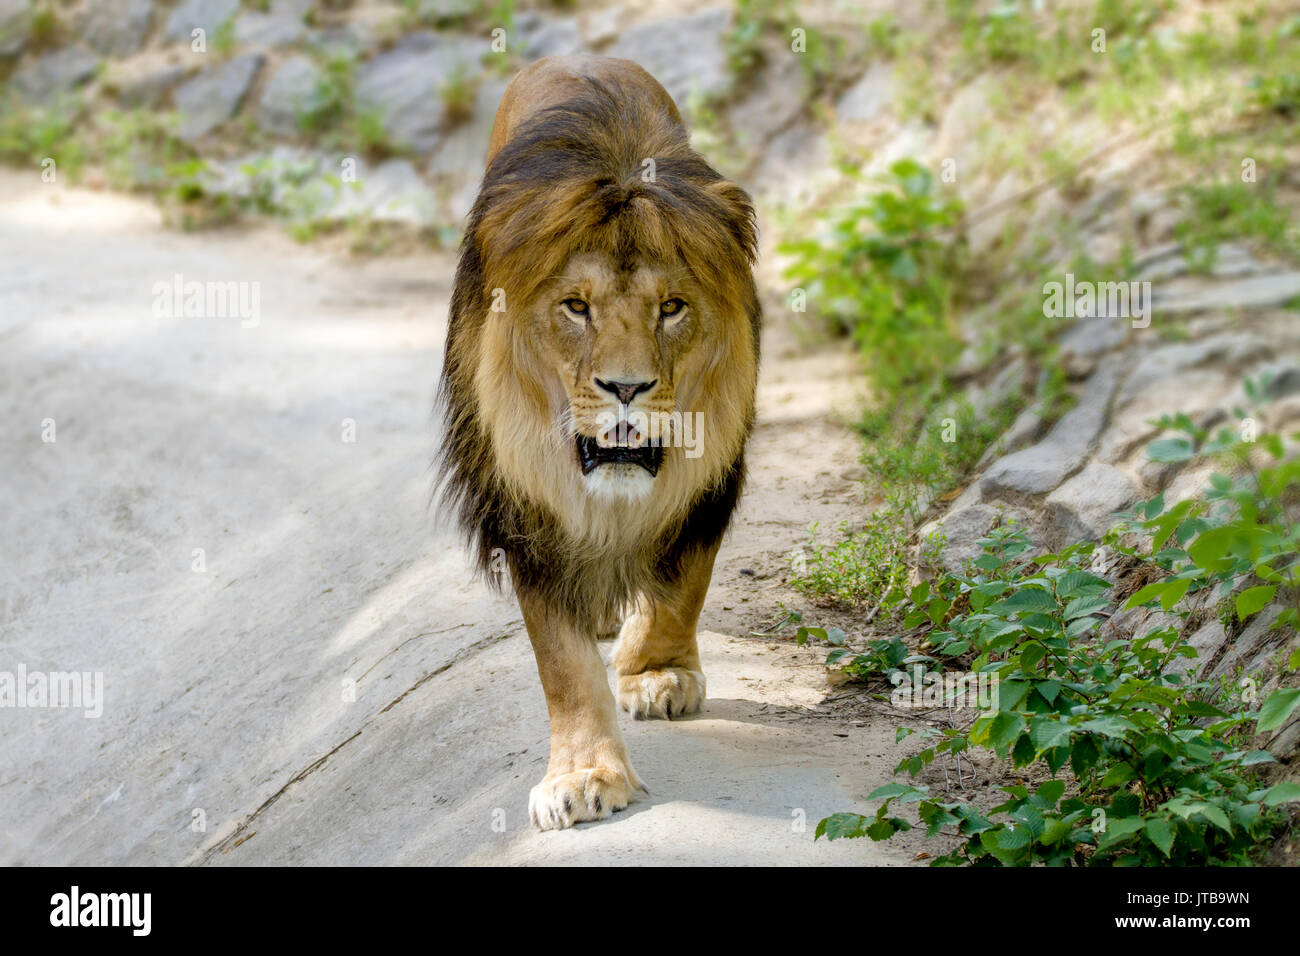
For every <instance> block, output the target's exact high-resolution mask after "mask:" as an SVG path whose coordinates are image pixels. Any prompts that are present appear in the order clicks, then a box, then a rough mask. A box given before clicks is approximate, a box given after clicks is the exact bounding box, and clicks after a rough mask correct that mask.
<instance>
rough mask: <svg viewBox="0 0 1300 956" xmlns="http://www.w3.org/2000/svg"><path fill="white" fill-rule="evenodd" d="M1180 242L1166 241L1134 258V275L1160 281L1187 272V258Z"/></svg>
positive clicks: (1142, 279) (1147, 280) (1145, 279)
mask: <svg viewBox="0 0 1300 956" xmlns="http://www.w3.org/2000/svg"><path fill="white" fill-rule="evenodd" d="M1182 252H1183V246H1182V244H1181V243H1178V242H1165V243H1161V244H1160V245H1158V246H1152V247H1151V248H1150V249H1147V250H1145V251H1143V252H1142V253H1141V254H1140V255H1139V256H1138V257H1137V258H1136V259H1134V260H1133V275H1134V276H1135V277H1136V278H1137V279H1138V280H1139V281H1144V282H1160V281H1162V280H1164V279H1172V278H1174V277H1175V276H1180V275H1185V274H1186V273H1187V260H1186V259H1185V258H1183V255H1182Z"/></svg>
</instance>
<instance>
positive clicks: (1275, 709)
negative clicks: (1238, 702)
mask: <svg viewBox="0 0 1300 956" xmlns="http://www.w3.org/2000/svg"><path fill="white" fill-rule="evenodd" d="M1297 705H1300V687H1290V688H1286V689H1284V690H1276V691H1274V692H1273V693H1272V694H1271V695H1269V698H1268V700H1266V701H1264V706H1263V707H1261V708H1260V709H1259V722H1258V723H1257V724H1256V725H1255V729H1256V731H1258V732H1259V733H1263V732H1264V731H1266V730H1276V729H1277V728H1279V727H1281V726H1282V725H1283V724H1284V723H1286V722H1287V720H1288V719H1289V718H1290V716H1291V714H1292V712H1293V711H1294V710H1295V709H1296V707H1297Z"/></svg>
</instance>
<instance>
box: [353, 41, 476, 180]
mask: <svg viewBox="0 0 1300 956" xmlns="http://www.w3.org/2000/svg"><path fill="white" fill-rule="evenodd" d="M484 48H485V47H483V46H482V44H480V43H479V42H478V41H477V40H475V41H467V40H466V38H464V37H456V36H451V35H447V34H434V33H429V32H424V33H416V34H412V35H411V36H409V37H407V38H406V39H405V40H403V41H402V42H401V43H399V44H398V45H397V46H395V47H394V48H393V49H391V50H389V51H387V52H385V53H381V54H379V55H378V56H376V57H375V58H374V59H372V60H371V61H370V62H369V63H367V64H366V65H365V66H364V67H363V68H362V69H361V71H360V75H359V76H358V78H357V103H358V106H359V107H360V109H362V110H363V111H373V112H374V113H375V114H376V115H377V116H378V117H379V120H380V122H381V123H382V124H383V128H384V131H385V133H387V135H388V136H389V137H390V138H391V139H392V141H393V143H394V145H396V146H397V147H398V148H400V149H406V150H411V151H413V152H415V153H418V154H421V155H423V154H427V153H429V152H431V151H432V150H433V148H434V147H435V146H437V144H438V142H439V140H440V139H441V137H442V134H443V117H444V114H445V110H444V107H443V89H444V88H445V87H446V85H447V84H448V83H450V82H452V81H453V80H454V79H455V78H456V77H458V76H467V75H477V74H478V69H477V65H476V61H477V57H478V54H479V53H481V52H482V50H483V49H484Z"/></svg>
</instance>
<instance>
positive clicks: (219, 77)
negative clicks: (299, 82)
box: [174, 53, 266, 142]
mask: <svg viewBox="0 0 1300 956" xmlns="http://www.w3.org/2000/svg"><path fill="white" fill-rule="evenodd" d="M265 59H266V58H265V57H263V56H262V55H261V54H260V53H246V54H243V55H242V56H237V57H235V58H234V59H233V60H230V61H228V62H226V63H222V64H221V65H219V66H214V67H210V68H209V69H206V70H204V71H203V72H202V73H200V74H199V75H198V76H196V77H194V79H192V80H190V81H189V82H187V83H185V84H184V85H183V86H181V87H180V88H179V89H177V90H176V93H175V96H174V101H175V104H176V108H177V109H178V110H179V111H180V113H181V124H180V128H179V129H178V130H177V136H179V137H180V138H181V139H183V140H185V141H187V142H192V141H194V140H196V139H201V138H202V137H204V136H206V135H207V134H208V133H210V132H212V130H214V129H216V128H217V127H218V126H220V125H221V124H222V123H224V122H225V121H226V120H228V119H230V118H231V117H232V116H234V115H235V113H237V112H238V111H239V107H240V104H242V103H243V101H244V97H245V96H247V95H248V90H249V87H251V86H252V85H253V80H254V79H256V77H257V74H258V72H259V71H260V70H261V69H262V64H263V62H265Z"/></svg>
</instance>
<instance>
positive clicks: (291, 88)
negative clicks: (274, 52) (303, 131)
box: [257, 55, 323, 136]
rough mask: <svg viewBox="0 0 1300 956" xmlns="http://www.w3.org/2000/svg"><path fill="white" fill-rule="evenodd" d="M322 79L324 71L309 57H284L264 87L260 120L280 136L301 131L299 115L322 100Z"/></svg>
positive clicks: (259, 111)
mask: <svg viewBox="0 0 1300 956" xmlns="http://www.w3.org/2000/svg"><path fill="white" fill-rule="evenodd" d="M320 83H321V71H320V69H319V67H317V66H316V64H314V63H313V62H312V61H311V60H309V59H308V58H307V57H305V56H302V55H296V56H292V57H290V58H289V59H287V60H285V61H284V63H282V64H281V65H280V66H279V68H278V69H277V70H276V71H275V72H274V73H272V74H271V78H270V79H269V80H267V83H266V87H265V88H264V89H263V90H262V99H261V102H260V104H259V105H258V111H257V121H258V123H259V124H261V126H262V127H263V128H264V129H267V130H269V131H270V132H272V133H275V134H277V135H279V136H289V135H292V134H294V133H296V132H298V129H299V125H298V124H299V119H300V117H302V116H303V114H305V113H309V112H311V111H312V110H315V109H319V108H320V107H321V105H322V103H323V97H322V94H321V88H320Z"/></svg>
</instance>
